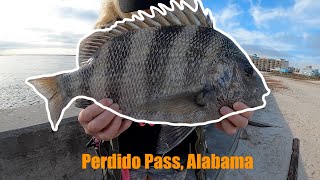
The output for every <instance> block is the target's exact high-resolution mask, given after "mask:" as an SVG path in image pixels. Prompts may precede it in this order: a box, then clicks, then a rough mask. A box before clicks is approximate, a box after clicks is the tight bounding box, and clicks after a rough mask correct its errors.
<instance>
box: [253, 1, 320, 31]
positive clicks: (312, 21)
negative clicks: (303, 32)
mask: <svg viewBox="0 0 320 180" xmlns="http://www.w3.org/2000/svg"><path fill="white" fill-rule="evenodd" d="M319 9H320V1H315V0H295V3H294V5H293V6H291V7H288V8H270V9H268V8H262V7H260V5H251V9H250V14H251V16H252V17H253V19H254V21H255V24H256V25H257V26H258V27H266V26H268V23H271V22H272V20H278V19H279V18H285V19H286V20H288V21H290V22H291V23H292V25H293V26H296V27H299V26H311V27H314V26H318V27H319V26H320V13H319Z"/></svg>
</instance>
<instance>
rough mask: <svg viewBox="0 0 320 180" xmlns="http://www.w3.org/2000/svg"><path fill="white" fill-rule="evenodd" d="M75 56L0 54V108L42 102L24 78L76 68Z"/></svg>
mask: <svg viewBox="0 0 320 180" xmlns="http://www.w3.org/2000/svg"><path fill="white" fill-rule="evenodd" d="M75 59H76V57H75V56H33V55H32V56H30V55H26V56H0V109H8V108H16V107H24V106H30V105H33V104H38V103H44V100H43V99H42V98H41V97H39V96H38V95H37V94H36V93H35V92H34V91H33V90H32V88H31V87H29V86H28V85H26V84H25V79H26V78H28V77H30V76H37V75H42V74H48V73H55V72H59V71H63V70H70V69H74V68H76V60H75Z"/></svg>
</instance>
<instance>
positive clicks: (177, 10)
mask: <svg viewBox="0 0 320 180" xmlns="http://www.w3.org/2000/svg"><path fill="white" fill-rule="evenodd" d="M178 6H179V7H178ZM200 7H202V8H200ZM170 8H171V9H170ZM170 8H168V7H167V8H165V9H163V8H162V12H165V13H160V12H161V10H160V9H157V8H155V9H151V14H152V15H153V17H152V18H150V16H148V15H145V14H139V16H140V17H142V18H143V20H141V19H139V18H136V19H135V20H134V21H124V22H122V23H118V24H117V25H116V26H114V27H113V28H110V26H112V24H109V25H107V26H109V28H110V29H109V30H108V31H96V32H94V33H92V34H91V35H90V36H88V37H86V38H84V39H83V40H82V41H81V42H80V46H79V54H78V64H79V66H80V68H79V69H78V70H77V71H75V72H72V73H63V74H59V75H57V76H54V77H50V76H46V77H43V76H42V78H40V79H38V78H28V79H27V82H28V83H27V84H28V85H31V86H32V87H33V88H34V89H36V90H37V91H38V93H41V94H42V95H43V96H44V97H45V98H46V99H47V101H46V103H48V104H47V107H48V108H47V109H49V111H50V112H48V117H49V119H51V121H50V122H51V123H52V124H51V126H52V127H53V130H57V126H58V124H57V122H58V119H61V118H62V117H61V111H62V109H63V108H64V107H65V106H66V105H67V103H68V102H69V101H70V100H71V99H72V98H73V97H76V96H79V95H84V96H88V97H93V98H95V99H96V100H100V99H102V98H105V97H110V98H112V99H113V100H114V101H115V102H117V103H118V104H119V105H120V107H121V109H122V111H123V114H125V115H129V116H131V117H134V118H137V119H140V118H141V119H146V120H150V121H166V122H172V123H175V122H184V123H199V122H206V121H207V120H211V119H217V118H219V117H220V113H219V112H218V110H219V109H220V107H221V106H223V105H227V106H231V105H232V104H233V103H234V102H236V101H242V102H244V103H246V104H247V105H248V106H250V107H255V106H259V105H262V104H263V103H262V101H261V99H262V95H263V94H264V93H267V90H266V87H265V86H264V84H263V83H262V79H261V77H259V75H258V74H257V72H255V70H254V69H253V67H252V66H251V64H250V63H249V60H248V59H247V58H246V56H245V54H243V52H242V51H241V50H240V49H239V48H238V47H237V46H236V44H235V43H234V42H233V41H232V40H230V39H229V38H228V37H226V36H225V35H223V34H221V33H220V32H219V31H217V30H215V28H214V25H213V21H212V19H211V17H209V15H205V14H204V13H203V6H202V3H201V2H200V1H193V0H188V2H184V1H181V3H177V2H176V1H173V0H172V1H171V7H170ZM91 103H92V102H91V101H88V100H84V99H77V103H76V106H78V107H82V108H85V107H86V106H88V105H90V104H91ZM195 129H196V127H185V126H168V125H162V127H161V132H160V134H159V138H158V142H157V154H165V153H166V152H168V151H170V150H171V149H172V148H174V147H175V146H176V145H177V144H179V143H180V142H181V141H183V139H185V137H187V136H188V135H189V134H190V133H191V132H192V131H194V130H195ZM197 130H199V132H200V131H201V128H197ZM197 133H198V131H197ZM113 143H115V144H117V143H118V142H117V140H115V141H114V142H113Z"/></svg>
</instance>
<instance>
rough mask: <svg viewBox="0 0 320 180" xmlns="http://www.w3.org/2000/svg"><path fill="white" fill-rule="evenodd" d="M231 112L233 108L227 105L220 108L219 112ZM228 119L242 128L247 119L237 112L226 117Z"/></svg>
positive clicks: (246, 123)
mask: <svg viewBox="0 0 320 180" xmlns="http://www.w3.org/2000/svg"><path fill="white" fill-rule="evenodd" d="M231 112H234V110H233V109H231V108H229V107H227V106H224V107H222V108H221V109H220V113H221V114H229V113H231ZM228 120H229V121H230V122H231V123H232V124H233V125H235V126H236V127H239V128H244V127H246V126H247V125H248V119H247V118H245V117H243V116H241V115H239V114H236V115H233V116H230V117H228Z"/></svg>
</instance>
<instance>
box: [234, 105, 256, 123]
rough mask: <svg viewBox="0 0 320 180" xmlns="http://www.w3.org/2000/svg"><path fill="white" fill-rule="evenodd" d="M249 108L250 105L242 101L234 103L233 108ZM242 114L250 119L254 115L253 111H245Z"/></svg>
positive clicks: (239, 109)
mask: <svg viewBox="0 0 320 180" xmlns="http://www.w3.org/2000/svg"><path fill="white" fill-rule="evenodd" d="M247 108H249V107H248V106H247V105H245V104H243V103H242V102H236V103H234V104H233V109H234V110H236V111H241V110H243V109H247ZM241 115H242V116H244V117H245V118H247V119H250V118H251V116H252V115H253V111H248V112H244V113H241Z"/></svg>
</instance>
